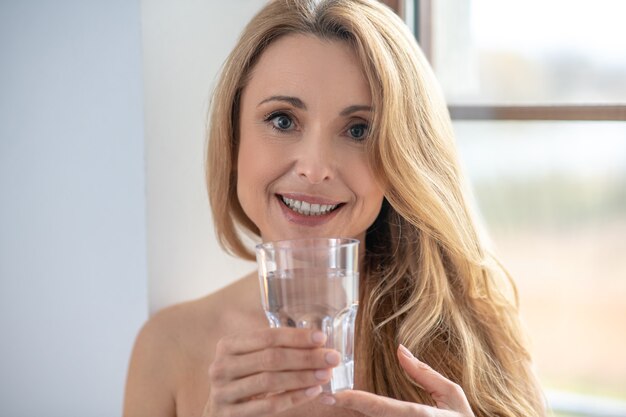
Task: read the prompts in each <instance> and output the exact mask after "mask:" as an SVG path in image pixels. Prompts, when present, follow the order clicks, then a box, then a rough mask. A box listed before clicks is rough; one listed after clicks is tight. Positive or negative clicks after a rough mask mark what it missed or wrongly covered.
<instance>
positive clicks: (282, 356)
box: [221, 347, 341, 380]
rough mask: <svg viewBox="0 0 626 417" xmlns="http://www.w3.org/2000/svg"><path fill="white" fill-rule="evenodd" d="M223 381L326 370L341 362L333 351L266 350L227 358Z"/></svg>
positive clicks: (337, 354)
mask: <svg viewBox="0 0 626 417" xmlns="http://www.w3.org/2000/svg"><path fill="white" fill-rule="evenodd" d="M224 360H226V361H228V362H229V364H228V366H225V369H224V372H223V375H221V376H222V377H223V378H224V379H229V380H233V379H237V378H243V377H246V376H249V375H253V374H256V373H259V372H264V371H297V370H306V369H326V368H332V367H334V366H337V365H338V364H339V362H340V360H341V357H340V355H339V352H337V351H336V350H333V349H323V348H317V349H291V348H281V347H278V348H268V349H263V350H259V351H256V352H252V353H250V354H247V355H237V356H229V357H227V358H225V359H224Z"/></svg>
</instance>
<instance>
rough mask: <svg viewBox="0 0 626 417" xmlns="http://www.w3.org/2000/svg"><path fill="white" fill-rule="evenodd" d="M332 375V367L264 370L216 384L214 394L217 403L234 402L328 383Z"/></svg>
mask: <svg viewBox="0 0 626 417" xmlns="http://www.w3.org/2000/svg"><path fill="white" fill-rule="evenodd" d="M330 377H331V370H330V369H319V370H315V371H288V372H262V373H259V374H256V375H252V376H249V377H246V378H242V379H238V380H235V381H232V382H231V383H229V384H226V385H222V386H214V387H213V390H212V395H213V397H214V399H215V401H216V402H217V403H220V404H233V403H237V402H240V401H244V400H249V399H250V398H254V397H256V396H259V395H266V394H276V393H282V392H287V391H295V390H301V389H306V388H309V387H314V386H318V385H322V384H326V383H327V382H328V381H330Z"/></svg>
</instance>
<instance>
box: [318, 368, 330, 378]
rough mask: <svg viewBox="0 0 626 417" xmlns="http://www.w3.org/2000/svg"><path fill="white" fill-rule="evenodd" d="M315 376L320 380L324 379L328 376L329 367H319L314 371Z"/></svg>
mask: <svg viewBox="0 0 626 417" xmlns="http://www.w3.org/2000/svg"><path fill="white" fill-rule="evenodd" d="M315 378H317V379H319V380H320V381H324V380H326V379H328V378H330V369H319V370H317V371H315Z"/></svg>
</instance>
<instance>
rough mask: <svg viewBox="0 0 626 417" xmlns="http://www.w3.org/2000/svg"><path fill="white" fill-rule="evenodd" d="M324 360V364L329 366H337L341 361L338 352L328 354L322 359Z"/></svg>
mask: <svg viewBox="0 0 626 417" xmlns="http://www.w3.org/2000/svg"><path fill="white" fill-rule="evenodd" d="M324 358H325V359H326V363H327V364H329V365H333V366H335V365H339V361H340V360H341V357H339V352H335V351H332V352H328V353H327V354H326V356H325V357H324Z"/></svg>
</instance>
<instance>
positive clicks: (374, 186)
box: [237, 35, 383, 241]
mask: <svg viewBox="0 0 626 417" xmlns="http://www.w3.org/2000/svg"><path fill="white" fill-rule="evenodd" d="M371 106H372V99H371V96H370V91H369V86H368V83H367V81H366V79H365V77H364V75H363V72H362V70H361V68H360V66H359V63H358V61H357V58H356V56H355V55H354V53H352V52H351V50H350V48H349V46H348V45H347V44H346V43H343V42H340V41H324V40H320V39H318V38H316V37H313V36H306V35H289V36H286V37H283V38H280V39H278V40H277V41H275V42H274V43H272V44H271V45H270V46H269V47H268V48H267V49H266V50H265V51H264V52H263V54H262V55H261V57H260V59H259V61H258V62H257V64H256V65H255V67H254V69H253V71H252V73H251V77H250V79H249V82H248V84H247V86H246V87H245V88H244V90H243V92H242V97H241V108H240V120H239V127H240V130H239V132H240V141H239V154H238V160H237V195H238V197H239V201H240V203H241V206H242V208H243V210H244V212H245V213H246V215H247V216H248V217H249V218H250V219H251V220H252V221H253V222H254V224H256V225H257V227H258V228H259V230H260V231H261V237H262V239H263V240H264V241H268V240H282V239H294V238H299V237H331V236H332V237H354V238H357V239H361V241H364V238H365V231H366V230H367V228H368V227H369V226H370V225H371V224H372V223H373V222H374V220H375V219H376V216H377V215H378V212H379V211H380V208H381V204H382V201H383V189H382V187H381V185H380V184H379V183H378V182H377V181H376V178H374V176H373V173H372V170H371V169H370V167H369V164H368V160H367V154H366V146H365V143H366V141H368V140H370V139H369V138H368V132H369V125H370V121H371V120H372V110H373V109H372V108H371Z"/></svg>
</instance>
